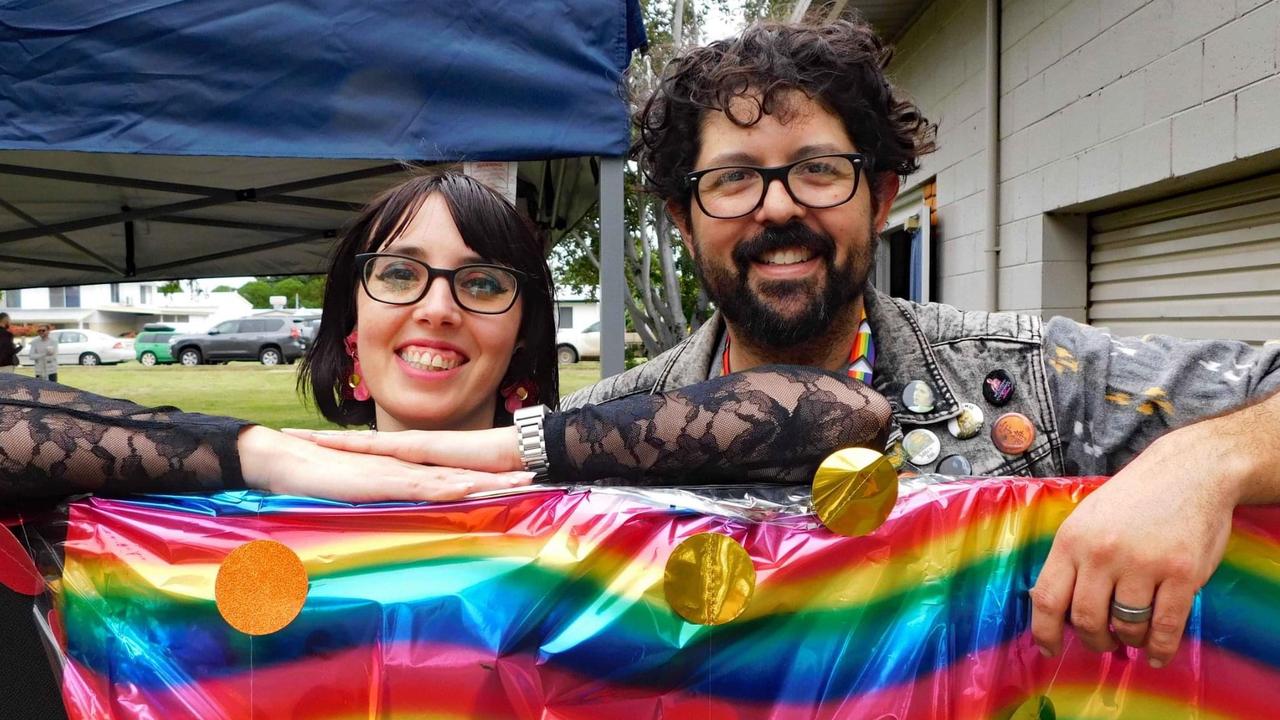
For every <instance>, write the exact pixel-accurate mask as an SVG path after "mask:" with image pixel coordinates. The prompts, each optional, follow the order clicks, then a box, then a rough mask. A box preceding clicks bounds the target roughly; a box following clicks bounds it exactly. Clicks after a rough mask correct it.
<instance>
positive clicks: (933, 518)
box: [24, 479, 1280, 720]
mask: <svg viewBox="0 0 1280 720" xmlns="http://www.w3.org/2000/svg"><path fill="white" fill-rule="evenodd" d="M1098 482H1100V481H1099V480H1096V479H1094V480H1065V479H1049V480H1028V479H986V480H975V481H967V482H944V483H939V484H927V482H926V481H920V480H917V481H915V482H914V484H913V485H911V486H906V487H904V490H903V494H902V496H901V497H900V498H899V500H898V503H897V505H896V506H895V508H894V511H893V513H892V514H891V515H890V517H889V519H888V520H887V521H886V523H885V524H884V525H882V526H881V527H880V528H879V529H877V530H875V531H874V532H872V533H871V534H869V535H867V536H864V537H859V538H849V537H842V536H838V535H834V534H832V533H831V532H829V531H828V530H827V529H825V528H824V527H822V526H821V524H820V523H819V522H818V521H817V520H816V518H815V517H814V516H813V515H812V513H811V512H810V511H809V508H808V506H807V497H806V496H807V493H804V492H799V493H796V494H791V493H790V492H789V491H785V490H777V489H776V488H775V489H767V488H757V489H750V490H749V491H748V492H747V493H746V494H741V493H742V491H741V490H737V491H726V492H722V493H721V494H720V495H719V496H718V497H703V496H698V495H693V494H689V493H682V492H662V491H644V492H641V491H627V490H612V489H610V490H605V489H584V490H573V491H569V490H546V489H544V490H534V491H528V492H521V493H515V494H507V495H501V496H493V497H487V498H479V499H472V500H467V501H463V502H456V503H448V504H441V505H432V506H418V505H366V506H359V507H351V506H346V505H342V504H337V503H331V502H323V501H315V500H301V499H296V498H287V497H279V496H261V495H257V494H253V493H227V494H220V495H215V496H212V497H198V496H172V497H168V496H165V497H160V496H157V497H147V498H141V499H134V500H107V499H88V500H84V501H80V502H76V503H73V504H71V505H70V506H69V507H68V508H66V514H65V516H64V517H63V518H62V519H61V520H59V521H57V522H52V523H44V524H43V530H42V531H41V533H40V536H41V537H43V538H45V539H46V542H45V543H44V544H43V545H40V544H38V543H37V551H36V553H35V554H36V556H37V560H38V561H39V564H40V565H41V567H42V568H43V569H44V572H45V576H46V579H47V582H48V589H49V592H48V593H46V594H45V595H44V596H43V597H42V598H41V599H40V601H39V602H40V603H41V604H42V605H41V607H42V609H43V611H44V612H46V613H47V615H48V617H50V618H52V623H51V628H53V629H52V630H50V631H49V638H48V639H49V642H50V644H51V645H52V646H53V647H54V648H56V651H57V652H56V654H57V655H58V656H59V657H60V659H61V664H62V668H61V670H62V673H63V678H64V679H63V686H64V695H65V698H66V701H67V705H68V709H69V712H70V714H71V716H72V717H86V718H87V717H106V716H111V717H165V718H170V717H201V718H217V717H231V718H240V717H250V716H253V717H294V718H330V717H343V718H354V717H370V718H373V717H394V716H414V717H446V718H454V717H457V718H462V717H468V718H542V717H547V718H549V717H554V718H606V717H608V718H613V717H617V718H624V717H625V718H658V717H662V718H776V719H779V720H782V719H788V720H789V719H792V718H797V719H798V718H898V719H905V718H995V717H1008V714H1009V713H1010V712H1011V711H1012V710H1013V709H1014V708H1015V707H1018V706H1019V705H1021V704H1023V703H1024V702H1027V701H1032V702H1034V701H1035V699H1036V698H1037V697H1039V696H1044V697H1047V698H1049V700H1050V701H1051V702H1052V704H1053V705H1054V707H1055V710H1056V716H1057V717H1058V718H1065V717H1088V718H1134V717H1165V718H1172V717H1206V718H1207V717H1214V718H1218V717H1241V718H1245V717H1249V718H1269V717H1274V716H1275V708H1276V707H1280V631H1277V629H1276V625H1275V623H1274V622H1273V617H1274V608H1275V598H1276V597H1280V508H1248V509H1242V510H1239V511H1238V512H1237V514H1236V518H1235V523H1234V529H1233V534H1232V537H1231V540H1230V543H1229V545H1228V547H1227V551H1226V556H1225V560H1224V562H1223V564H1222V566H1221V567H1220V568H1219V569H1218V571H1217V572H1216V573H1215V575H1214V576H1213V579H1212V580H1211V581H1210V583H1209V584H1208V585H1207V586H1206V587H1205V588H1204V589H1203V590H1202V592H1201V593H1200V595H1199V596H1198V599H1197V601H1196V603H1195V606H1194V610H1193V613H1192V617H1191V619H1190V622H1189V624H1188V630H1187V637H1186V638H1185V639H1184V643H1183V646H1182V648H1181V649H1180V651H1179V653H1178V655H1177V656H1176V658H1175V659H1174V661H1173V662H1172V663H1171V664H1170V665H1169V666H1168V667H1166V668H1164V669H1161V670H1155V669H1152V668H1150V667H1149V666H1148V665H1147V664H1146V662H1145V660H1144V659H1143V658H1141V657H1140V656H1139V655H1138V654H1137V653H1136V652H1135V651H1128V653H1127V654H1126V652H1124V651H1119V652H1116V653H1112V654H1107V655H1097V654H1094V653H1091V652H1089V651H1088V650H1086V649H1084V648H1083V647H1082V646H1081V644H1080V643H1079V641H1078V640H1075V639H1074V638H1073V637H1071V636H1070V634H1069V633H1068V639H1067V641H1066V650H1065V652H1064V653H1063V654H1062V655H1061V656H1060V657H1056V658H1044V657H1042V656H1041V655H1040V654H1039V653H1038V651H1037V650H1036V648H1035V647H1034V646H1033V645H1032V643H1031V642H1030V638H1029V635H1028V630H1027V629H1028V625H1029V618H1030V606H1029V601H1028V597H1027V590H1028V589H1029V588H1030V587H1031V585H1032V584H1033V581H1034V578H1035V576H1036V574H1037V573H1038V571H1039V568H1040V566H1041V564H1042V562H1043V560H1044V557H1045V555H1046V553H1047V551H1048V548H1049V545H1050V542H1051V540H1052V536H1053V533H1054V532H1055V530H1056V529H1057V527H1058V526H1059V525H1060V523H1061V522H1062V520H1063V519H1064V518H1065V517H1066V516H1067V515H1068V514H1069V513H1070V511H1071V510H1072V509H1073V508H1074V507H1075V505H1076V504H1077V503H1078V502H1079V501H1080V500H1081V499H1082V498H1083V497H1084V496H1085V495H1087V494H1088V493H1089V492H1090V490H1092V489H1093V488H1094V487H1096V486H1097V483H1098ZM734 492H737V493H739V494H738V495H737V496H735V495H734ZM38 525H39V523H35V522H32V521H30V520H29V521H28V522H27V526H26V528H25V529H24V530H25V532H26V533H27V537H31V533H32V532H34V531H35V530H37V529H39V528H38V527H37V526H38ZM703 532H716V533H722V534H725V535H728V536H730V537H732V538H733V539H735V540H736V541H738V542H739V543H740V544H741V545H742V546H743V547H744V548H745V549H746V550H747V552H748V553H749V555H750V557H751V561H752V563H753V565H754V568H755V573H756V586H755V592H754V594H753V595H752V597H751V600H750V602H749V604H748V605H747V607H746V609H745V611H744V612H743V613H742V614H741V615H740V616H738V617H737V618H736V619H734V620H732V621H730V622H728V623H727V624H724V625H719V626H714V627H707V626H699V625H694V624H690V623H688V622H685V621H684V620H682V619H681V618H680V617H679V616H677V615H676V614H674V613H673V612H672V611H671V609H670V608H669V607H668V605H667V604H666V601H665V599H664V592H663V583H664V563H665V562H666V559H667V557H668V555H669V554H670V552H671V550H672V548H674V547H675V546H676V545H678V544H679V543H680V542H681V541H682V540H684V539H686V538H688V537H690V536H692V535H694V534H697V533H703ZM64 535H65V540H62V539H59V538H62V537H63V536H64ZM260 539H270V540H274V541H277V542H280V543H283V544H284V545H287V546H288V547H289V548H291V549H292V550H293V551H294V552H296V553H297V555H298V556H299V557H300V558H301V560H302V563H303V565H304V566H305V568H306V572H307V577H308V579H309V582H310V587H309V592H308V595H307V598H306V601H305V604H304V605H303V608H302V611H301V613H300V614H299V615H298V616H297V618H296V619H295V620H294V621H293V622H292V623H291V624H289V625H288V626H286V627H285V628H284V629H283V630H280V631H279V632H277V633H274V634H271V635H264V636H259V637H250V636H247V635H243V634H241V633H239V632H238V631H236V630H234V629H232V628H231V627H230V626H229V625H227V623H226V622H225V621H224V620H223V619H222V617H221V616H220V615H219V612H218V610H217V608H216V607H215V603H214V600H213V597H214V595H213V591H214V582H215V577H216V575H217V572H218V569H219V566H220V563H221V562H222V561H223V560H224V559H225V558H226V557H227V555H228V554H229V553H230V552H231V551H232V550H233V549H235V548H237V547H240V546H242V545H243V544H245V543H247V542H249V541H252V540H260Z"/></svg>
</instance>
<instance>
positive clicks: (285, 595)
mask: <svg viewBox="0 0 1280 720" xmlns="http://www.w3.org/2000/svg"><path fill="white" fill-rule="evenodd" d="M213 596H214V599H215V600H216V601H217V603H218V612H219V613H221V614H222V619H224V620H226V621H227V624H228V625H230V626H231V627H233V628H235V629H237V630H239V631H240V632H242V633H245V634H246V635H267V634H269V633H273V632H276V631H277V630H280V629H281V628H284V627H285V626H286V625H288V624H289V623H291V622H293V619H294V618H296V617H297V616H298V613H299V612H301V611H302V604H303V603H304V602H306V600H307V569H306V568H304V567H303V566H302V561H301V560H299V559H298V555H297V553H295V552H294V551H292V550H290V549H289V548H288V547H287V546H285V545H282V544H280V543H278V542H275V541H274V540H254V541H252V542H247V543H245V544H244V545H241V546H240V547H238V548H236V549H235V550H232V551H231V554H230V555H228V556H227V559H226V560H223V561H222V566H221V567H219V568H218V579H217V580H216V581H214V585H213Z"/></svg>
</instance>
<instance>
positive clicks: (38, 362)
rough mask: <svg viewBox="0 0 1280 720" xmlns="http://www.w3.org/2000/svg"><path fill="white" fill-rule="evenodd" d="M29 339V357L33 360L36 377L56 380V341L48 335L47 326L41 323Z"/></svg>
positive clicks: (51, 380) (50, 380)
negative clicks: (31, 338) (34, 334)
mask: <svg viewBox="0 0 1280 720" xmlns="http://www.w3.org/2000/svg"><path fill="white" fill-rule="evenodd" d="M36 335H37V337H36V339H35V340H32V341H31V359H32V361H34V362H35V371H36V377H37V378H40V379H41V380H48V381H49V382H58V341H57V340H54V339H53V338H51V337H49V326H48V325H41V326H40V327H39V329H37V330H36Z"/></svg>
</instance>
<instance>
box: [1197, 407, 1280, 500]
mask: <svg viewBox="0 0 1280 720" xmlns="http://www.w3.org/2000/svg"><path fill="white" fill-rule="evenodd" d="M1198 426H1204V428H1203V429H1204V430H1206V431H1208V432H1209V433H1210V438H1211V440H1212V441H1213V443H1214V445H1215V446H1216V448H1217V450H1216V452H1217V453H1218V454H1219V458H1220V461H1221V462H1222V463H1224V464H1225V465H1227V466H1228V467H1229V468H1230V472H1228V477H1230V478H1233V479H1234V482H1235V483H1236V487H1235V488H1233V494H1234V497H1235V499H1236V504H1237V505H1267V504H1271V503H1280V391H1277V392H1274V393H1272V394H1271V395H1270V396H1269V397H1266V398H1264V399H1262V400H1259V401H1257V402H1254V403H1252V404H1250V405H1247V406H1245V407H1243V408H1240V409H1239V410H1235V411H1232V412H1230V413H1227V414H1224V415H1221V416H1219V417H1216V418H1212V419H1210V420H1205V421H1204V422H1203V423H1197V425H1193V426H1191V427H1198ZM1188 429H1190V428H1188Z"/></svg>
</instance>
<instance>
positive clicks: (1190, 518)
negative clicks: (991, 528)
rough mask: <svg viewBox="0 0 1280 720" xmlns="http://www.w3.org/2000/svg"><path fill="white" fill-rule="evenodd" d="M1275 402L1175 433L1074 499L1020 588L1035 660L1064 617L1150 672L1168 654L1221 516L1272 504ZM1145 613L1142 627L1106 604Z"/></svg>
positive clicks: (1277, 457)
mask: <svg viewBox="0 0 1280 720" xmlns="http://www.w3.org/2000/svg"><path fill="white" fill-rule="evenodd" d="M1278 415H1280V395H1273V396H1272V397H1271V398H1270V399H1268V400H1265V401H1262V402H1260V403H1258V404H1256V405H1253V406H1250V407H1247V408H1245V409H1243V410H1239V411H1236V412H1234V413H1231V414H1229V415H1224V416H1222V417H1218V418H1213V419H1210V420H1205V421H1202V422H1199V423H1195V424H1193V425H1188V426H1186V427H1183V428H1180V429H1178V430H1175V431H1173V432H1171V433H1169V434H1167V435H1165V436H1163V437H1161V438H1160V439H1159V440H1157V441H1156V442H1154V443H1152V444H1151V445H1150V446H1149V447H1148V448H1147V449H1146V450H1145V451H1143V452H1142V453H1141V454H1140V455H1139V456H1138V457H1137V458H1135V459H1134V460H1133V462H1131V463H1130V464H1129V465H1127V466H1126V467H1125V468H1124V469H1122V470H1121V471H1120V472H1118V473H1116V475H1115V476H1114V477H1113V478H1111V479H1110V480H1109V481H1107V482H1106V483H1104V484H1103V485H1102V486H1101V487H1099V488H1098V489H1097V490H1095V491H1094V492H1093V493H1092V494H1091V495H1090V496H1089V497H1087V498H1085V499H1084V501H1082V502H1081V503H1080V506H1079V507H1077V508H1076V509H1075V511H1074V512H1072V514H1071V516H1070V517H1068V518H1067V520H1066V522H1064V523H1063V524H1062V527H1061V528H1060V529H1059V530H1058V533H1057V536H1056V537H1055V538H1054V541H1053V547H1052V548H1051V549H1050V551H1049V557H1048V558H1047V559H1046V560H1045V564H1044V568H1043V569H1042V570H1041V572H1040V577H1039V578H1038V579H1037V581H1036V585H1035V587H1033V588H1032V589H1031V605H1032V614H1031V635H1032V637H1033V638H1034V639H1035V642H1036V644H1037V645H1039V646H1040V648H1041V651H1042V652H1044V653H1045V654H1046V655H1056V654H1057V653H1058V652H1059V651H1060V650H1061V648H1062V633H1063V623H1064V621H1065V620H1067V619H1068V617H1069V618H1070V621H1071V624H1072V626H1074V628H1075V632H1076V635H1077V636H1079V637H1080V639H1081V641H1082V642H1083V643H1084V645H1085V646H1086V647H1089V648H1090V649H1092V650H1096V651H1099V652H1104V651H1108V650H1112V649H1115V648H1116V646H1117V642H1122V643H1124V644H1125V645H1129V646H1132V647H1136V648H1142V649H1143V650H1145V652H1146V654H1147V657H1148V660H1149V662H1150V663H1151V665H1152V666H1153V667H1163V666H1164V665H1166V664H1168V663H1169V661H1170V660H1171V659H1172V658H1173V655H1174V652H1175V651H1177V649H1178V644H1179V642H1181V640H1182V632H1183V629H1184V628H1185V627H1186V623H1187V617H1188V616H1189V615H1190V613H1191V607H1192V602H1193V601H1194V599H1195V594H1196V593H1197V592H1198V591H1199V590H1200V588H1201V587H1203V586H1204V584H1205V583H1207V582H1208V581H1209V577H1210V576H1211V575H1212V574H1213V572H1214V570H1216V569H1217V567H1218V564H1219V563H1220V562H1222V555H1223V553H1224V551H1225V550H1226V546H1227V538H1228V537H1229V535H1230V534H1231V514H1232V512H1233V511H1234V510H1235V507H1236V505H1238V504H1242V503H1250V504H1253V503H1270V502H1276V501H1277V499H1280V472H1277V470H1276V468H1277V467H1280V432H1278V431H1277V430H1276V428H1277V427H1280V423H1277V421H1276V419H1277V416H1278ZM1113 600H1114V601H1115V602H1117V603H1119V604H1121V605H1124V606H1127V607H1129V608H1146V607H1149V606H1150V607H1153V613H1152V616H1151V619H1150V620H1149V621H1147V622H1136V623H1135V622H1124V621H1121V620H1118V619H1115V618H1113V617H1112V616H1111V615H1112V612H1111V603H1112V601H1113Z"/></svg>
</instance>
